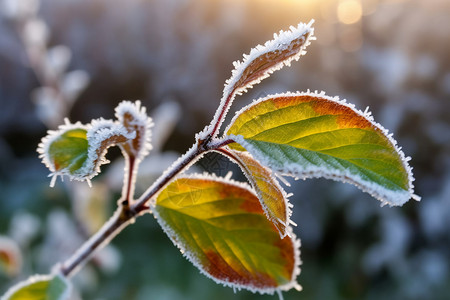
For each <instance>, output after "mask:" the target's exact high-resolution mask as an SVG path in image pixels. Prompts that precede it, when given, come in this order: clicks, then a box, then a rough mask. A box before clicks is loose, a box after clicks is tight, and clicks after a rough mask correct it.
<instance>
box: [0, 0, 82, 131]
mask: <svg viewBox="0 0 450 300" xmlns="http://www.w3.org/2000/svg"><path fill="white" fill-rule="evenodd" d="M39 6H40V0H20V1H17V0H1V1H0V8H1V11H2V12H3V14H4V15H5V16H6V17H7V18H9V19H10V20H11V22H13V23H14V25H15V27H16V29H17V33H18V36H19V38H20V40H21V42H22V44H23V45H24V48H25V52H26V54H27V58H28V63H29V66H30V68H31V69H32V70H33V71H34V73H35V75H36V77H37V79H38V81H39V83H40V84H41V86H40V87H38V88H36V89H35V90H34V91H33V92H32V98H33V100H34V102H35V104H36V113H37V115H38V117H39V118H40V119H41V121H42V122H43V123H44V124H45V125H47V127H49V128H56V127H57V126H58V125H59V124H61V122H62V121H63V119H64V118H65V117H66V116H67V115H68V113H69V112H70V110H71V108H72V106H73V104H74V102H75V101H76V100H77V98H78V96H79V95H80V94H81V93H82V92H83V91H84V89H85V88H86V87H87V85H88V84H89V75H88V74H87V73H86V72H85V71H82V70H73V71H68V70H67V69H68V66H69V63H70V60H71V56H72V53H71V51H70V49H69V48H68V47H66V46H64V45H56V46H52V47H49V45H48V43H49V40H50V36H51V32H50V29H49V27H48V26H47V24H46V23H45V21H44V20H43V19H42V18H40V17H39V15H38V10H39Z"/></svg>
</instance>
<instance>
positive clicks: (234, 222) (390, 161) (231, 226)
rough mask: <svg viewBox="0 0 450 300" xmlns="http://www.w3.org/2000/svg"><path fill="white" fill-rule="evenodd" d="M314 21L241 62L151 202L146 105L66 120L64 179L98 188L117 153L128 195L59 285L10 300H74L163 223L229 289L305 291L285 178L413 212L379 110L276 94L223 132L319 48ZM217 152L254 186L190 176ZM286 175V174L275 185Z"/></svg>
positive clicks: (61, 144) (53, 162)
mask: <svg viewBox="0 0 450 300" xmlns="http://www.w3.org/2000/svg"><path fill="white" fill-rule="evenodd" d="M311 25H312V22H310V23H309V24H303V23H301V24H299V25H298V26H297V27H291V28H290V30H289V31H285V32H284V31H281V32H280V33H279V34H275V35H274V39H273V40H271V41H268V42H266V43H265V44H264V45H263V46H261V45H258V46H257V47H256V48H255V49H252V50H251V51H250V54H249V55H244V59H243V61H242V62H236V63H234V70H233V72H232V76H231V78H230V79H229V80H228V81H227V82H226V84H225V88H224V92H223V96H222V99H221V101H220V104H219V108H218V109H217V111H216V114H215V116H214V118H213V119H212V121H211V123H210V124H209V125H208V126H206V127H205V128H204V130H202V131H201V132H199V133H198V134H196V135H195V142H194V145H193V146H192V147H191V148H190V149H189V150H188V151H187V152H186V153H185V154H184V155H182V156H181V157H180V158H178V160H176V161H175V163H173V164H172V165H171V166H170V167H169V168H168V169H167V170H165V171H164V172H163V174H162V175H161V176H160V177H159V178H158V179H156V180H155V181H154V183H153V184H152V185H151V186H150V187H149V188H148V189H147V190H146V191H145V192H144V193H143V194H142V195H141V196H140V197H139V198H135V183H136V175H137V172H138V167H139V165H140V163H141V161H142V160H143V158H144V157H145V156H146V155H147V154H149V152H150V150H151V149H152V147H151V129H152V126H153V122H152V120H151V118H150V117H149V116H148V115H147V113H146V110H145V108H143V107H142V106H141V103H140V102H139V101H136V102H134V103H133V102H130V101H123V102H122V103H120V104H119V105H118V106H117V108H116V119H115V120H104V119H98V120H93V121H92V122H91V123H89V124H81V123H79V122H77V123H75V124H72V123H70V122H69V121H68V120H66V122H65V124H64V125H61V126H59V128H58V130H55V131H50V132H49V134H48V135H47V136H46V137H45V138H43V139H42V143H41V144H40V145H39V148H38V152H39V153H40V156H41V158H42V160H43V162H44V163H45V164H46V165H47V167H48V168H49V169H50V171H51V176H52V181H51V185H52V186H53V185H54V184H55V181H56V179H57V177H69V178H70V179H71V180H72V179H75V180H79V181H87V182H88V183H89V184H90V181H91V179H92V178H93V177H94V176H95V175H97V174H98V173H99V172H100V166H101V165H102V164H104V163H107V162H108V161H107V160H106V159H105V154H106V152H107V150H108V148H109V147H111V146H114V145H117V146H119V147H120V149H121V150H122V154H123V156H124V158H125V168H124V180H123V188H122V196H121V198H120V199H119V201H118V208H117V210H116V212H115V214H114V215H113V216H112V218H111V219H110V220H109V221H108V222H106V223H105V224H104V225H103V227H102V228H101V229H100V230H99V231H98V232H97V234H95V235H94V236H93V237H92V238H90V239H89V240H88V241H87V242H86V243H85V244H84V245H83V246H82V247H81V248H79V250H78V251H76V252H75V254H74V255H73V256H72V257H70V258H69V259H68V260H67V261H65V262H63V263H61V264H60V265H58V266H56V267H55V269H54V272H53V273H52V274H51V275H45V276H38V277H32V278H31V279H30V280H29V281H26V282H24V283H21V284H19V285H17V286H15V287H13V288H11V290H10V291H8V292H7V294H6V295H5V296H4V299H19V298H20V297H24V296H26V297H28V298H27V299H38V298H39V297H40V296H41V295H43V294H45V295H47V297H48V299H66V297H67V295H68V290H69V287H70V283H69V281H68V280H67V279H68V278H69V277H70V276H71V275H73V274H75V273H76V272H77V271H79V269H80V268H81V267H82V266H83V264H84V263H86V261H87V260H88V259H89V258H91V257H92V256H93V255H94V253H96V251H97V250H98V249H100V248H102V247H104V246H105V245H106V244H108V243H109V241H110V240H111V239H112V238H113V237H114V236H115V235H116V234H118V233H119V232H120V231H121V230H122V229H123V228H125V227H126V226H128V225H129V224H132V223H133V222H134V220H135V219H136V218H137V217H140V216H143V215H147V214H153V215H154V217H155V218H156V219H157V220H158V222H159V224H160V225H161V227H162V229H163V230H164V231H165V232H166V233H167V235H168V236H169V238H170V239H171V240H172V241H173V243H174V244H175V245H176V246H177V247H178V248H180V250H181V252H182V253H183V254H184V255H185V256H186V257H187V258H188V259H189V260H190V261H191V262H192V263H193V264H194V265H195V266H196V267H197V268H198V269H199V270H200V271H201V272H202V273H203V274H205V275H206V276H208V277H210V278H212V279H213V280H215V281H216V282H218V283H222V284H224V285H226V286H231V287H233V288H237V289H248V290H250V291H253V292H259V293H269V294H273V293H275V292H276V293H278V294H279V296H280V297H282V294H281V292H282V291H285V290H289V289H292V288H295V289H297V290H300V289H301V287H300V285H299V284H298V283H297V276H298V275H299V273H300V268H299V266H300V250H299V247H300V241H299V240H298V239H297V238H296V236H295V234H294V232H293V229H292V227H291V225H292V224H293V222H292V221H291V220H290V217H291V207H292V204H291V203H290V202H289V201H288V198H289V196H290V195H288V194H287V193H286V192H285V191H284V189H283V188H282V186H281V185H280V184H279V182H278V179H282V176H293V177H295V178H303V179H306V178H312V177H325V178H329V179H333V180H337V181H342V182H348V183H352V184H354V185H356V186H357V187H358V188H360V189H361V190H363V191H365V192H368V193H370V194H371V195H372V196H374V197H375V198H377V199H378V200H380V201H381V203H382V205H385V204H389V205H391V206H394V205H402V204H404V203H405V202H407V201H408V200H409V199H410V198H413V199H416V200H419V197H418V196H416V195H415V194H414V190H413V184H412V182H413V180H414V179H413V176H412V173H411V168H410V166H409V164H408V161H409V158H408V157H405V155H404V154H403V152H402V151H401V149H400V148H399V147H397V145H396V142H395V140H394V139H393V137H392V135H391V134H389V133H388V132H387V130H386V129H384V128H383V127H382V126H381V125H379V124H378V123H376V122H375V121H374V120H373V118H372V116H371V114H370V113H369V112H368V111H367V109H366V110H365V111H364V112H363V111H359V110H357V109H356V108H355V107H354V106H353V105H351V104H348V103H346V102H345V101H343V100H339V99H338V98H337V97H329V96H326V95H325V94H324V93H323V92H322V93H317V92H315V93H312V92H309V91H308V92H304V93H300V92H296V93H283V94H277V95H270V96H267V97H265V98H262V99H258V100H256V101H254V102H253V103H252V104H250V105H248V106H246V107H244V108H242V109H241V110H240V111H238V112H237V113H236V115H235V116H234V118H233V119H232V120H231V122H230V123H229V124H228V126H227V128H226V129H225V130H224V132H223V134H220V129H221V125H222V123H223V122H224V120H225V117H226V115H227V112H228V110H229V108H230V106H231V105H232V103H233V100H234V98H235V97H236V96H237V95H240V94H242V93H244V92H246V91H247V89H249V88H251V87H252V86H253V85H255V84H257V83H259V82H260V81H261V80H262V79H264V78H267V77H268V76H270V74H271V73H272V72H274V71H276V70H279V69H281V68H282V67H283V66H286V65H290V63H291V62H292V61H293V60H298V59H299V58H300V56H301V55H303V54H305V53H306V52H305V47H306V46H308V45H309V43H310V41H311V40H313V39H314V36H313V32H314V31H313V28H312V27H311ZM212 151H215V152H217V153H220V154H221V155H223V156H225V157H226V158H227V159H229V160H230V161H232V162H234V163H236V164H237V165H238V166H239V167H240V168H241V170H242V172H243V173H244V174H245V175H246V177H247V179H248V184H247V183H241V182H235V181H233V180H231V179H230V178H229V176H226V177H218V176H213V175H211V174H195V175H190V176H182V173H183V172H184V171H186V170H187V169H188V168H189V167H191V166H192V165H193V164H194V163H195V162H197V161H198V160H200V159H201V158H202V156H203V155H204V154H205V153H208V152H212ZM275 175H276V176H275Z"/></svg>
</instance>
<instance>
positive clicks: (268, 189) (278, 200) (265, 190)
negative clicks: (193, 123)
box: [219, 149, 291, 237]
mask: <svg viewBox="0 0 450 300" xmlns="http://www.w3.org/2000/svg"><path fill="white" fill-rule="evenodd" d="M219 153H222V154H224V155H226V156H228V157H230V158H232V159H233V160H235V161H236V162H237V164H238V165H239V166H240V167H241V169H242V171H243V172H244V174H245V176H246V177H247V179H248V180H249V182H250V183H251V185H252V186H253V188H254V189H255V191H256V193H257V194H258V198H259V200H260V202H261V205H262V207H263V209H264V212H265V213H266V215H267V217H268V218H269V220H270V221H271V222H272V223H273V224H274V225H275V227H276V228H277V230H278V231H279V233H280V235H281V237H284V236H285V235H286V233H287V227H288V225H289V222H290V221H289V217H290V215H291V211H290V208H289V206H290V204H289V203H288V201H287V195H286V192H285V191H284V190H283V188H282V187H281V186H280V184H279V183H278V181H277V180H276V179H275V178H274V176H273V175H272V171H271V170H270V169H269V168H266V167H264V166H263V165H261V164H260V163H259V162H258V161H257V160H255V159H254V158H253V157H252V156H251V155H250V154H249V153H248V152H243V151H235V150H231V149H230V150H226V151H225V152H222V151H219Z"/></svg>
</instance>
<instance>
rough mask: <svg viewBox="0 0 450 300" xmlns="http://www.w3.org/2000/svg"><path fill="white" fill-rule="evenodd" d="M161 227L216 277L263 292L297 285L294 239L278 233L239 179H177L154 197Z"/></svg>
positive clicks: (226, 283) (224, 282) (222, 281)
mask: <svg viewBox="0 0 450 300" xmlns="http://www.w3.org/2000/svg"><path fill="white" fill-rule="evenodd" d="M153 211H154V212H155V215H156V216H157V219H158V221H159V223H160V224H161V226H162V227H163V229H164V231H165V232H166V233H167V234H168V236H169V237H170V238H171V239H172V241H173V242H174V244H175V245H177V246H178V247H179V248H180V249H181V251H182V252H183V253H184V255H185V256H187V258H188V259H189V260H190V261H191V262H192V263H193V264H194V265H195V266H197V267H198V268H199V269H200V271H201V272H202V273H204V274H206V275H207V276H209V277H211V278H212V279H214V280H215V281H217V282H220V283H223V284H225V285H228V286H233V287H237V288H245V289H249V290H252V291H259V292H261V293H273V292H274V291H275V290H286V289H290V288H292V287H298V284H297V283H296V282H295V277H296V276H297V275H298V273H299V269H298V264H299V261H298V255H299V254H298V249H297V247H298V244H299V242H298V241H295V239H294V238H291V237H289V236H286V237H284V238H283V239H281V238H280V236H279V234H278V232H277V229H276V228H275V227H274V225H273V224H272V223H271V222H270V221H269V220H267V218H266V217H265V215H264V212H263V210H262V208H261V204H260V203H259V200H258V198H257V197H256V195H255V194H254V193H253V192H252V191H251V190H249V189H248V188H247V187H246V186H244V185H242V184H236V183H233V182H231V181H225V180H220V179H217V178H213V177H208V178H180V179H177V180H176V181H174V182H173V183H171V184H170V185H169V186H168V187H167V188H166V189H164V190H163V191H162V192H161V193H160V194H159V195H158V197H157V200H156V204H155V205H154V207H153Z"/></svg>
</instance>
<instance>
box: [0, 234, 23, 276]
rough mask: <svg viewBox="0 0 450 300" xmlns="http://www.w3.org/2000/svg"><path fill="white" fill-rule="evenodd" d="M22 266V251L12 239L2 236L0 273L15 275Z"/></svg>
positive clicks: (0, 239)
mask: <svg viewBox="0 0 450 300" xmlns="http://www.w3.org/2000/svg"><path fill="white" fill-rule="evenodd" d="M21 268H22V253H21V251H20V249H19V246H18V245H17V244H16V242H14V241H13V240H12V239H10V238H8V237H5V236H0V273H5V274H6V275H7V276H10V277H13V276H16V275H18V274H19V272H20V269H21Z"/></svg>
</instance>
